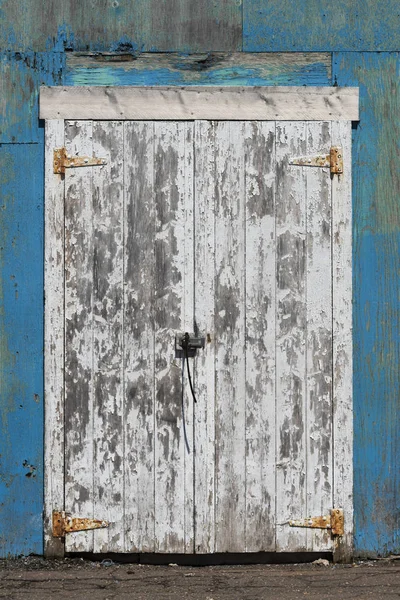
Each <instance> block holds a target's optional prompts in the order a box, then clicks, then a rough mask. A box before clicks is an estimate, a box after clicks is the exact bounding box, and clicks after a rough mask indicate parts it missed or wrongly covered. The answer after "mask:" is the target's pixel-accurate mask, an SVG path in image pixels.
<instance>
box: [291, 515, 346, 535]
mask: <svg viewBox="0 0 400 600" xmlns="http://www.w3.org/2000/svg"><path fill="white" fill-rule="evenodd" d="M289 525H290V527H310V528H311V529H330V531H331V533H332V535H343V534H344V514H343V509H342V508H332V510H331V511H330V514H329V515H325V516H323V517H308V519H299V520H297V521H295V520H291V521H289Z"/></svg>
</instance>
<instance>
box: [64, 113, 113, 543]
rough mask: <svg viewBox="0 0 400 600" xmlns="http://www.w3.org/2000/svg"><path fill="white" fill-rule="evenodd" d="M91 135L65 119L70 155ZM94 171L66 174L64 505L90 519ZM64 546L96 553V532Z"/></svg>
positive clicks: (88, 143) (87, 149)
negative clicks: (94, 540) (94, 535)
mask: <svg viewBox="0 0 400 600" xmlns="http://www.w3.org/2000/svg"><path fill="white" fill-rule="evenodd" d="M92 139H93V126H92V123H91V122H89V121H68V122H66V124H65V145H66V149H67V152H68V153H69V154H71V155H75V154H82V155H83V156H92V154H93V143H92ZM92 176H93V169H92V168H86V169H85V168H83V169H69V170H67V172H66V175H65V300H64V302H65V429H66V430H65V507H66V510H67V511H68V512H71V513H72V514H73V515H76V516H79V517H89V518H93V517H94V512H93V511H94V489H93V476H94V470H95V465H94V444H95V438H97V435H98V433H97V432H95V431H94V429H93V410H94V394H95V389H94V379H95V371H94V362H93V361H94V356H93V342H94V339H93V276H94V264H93V263H94V255H93V253H94V243H95V238H94V229H93V205H92V203H93V200H92V193H93V188H92V183H93V180H92ZM57 177H58V176H57ZM104 508H105V509H106V507H104ZM65 549H66V551H67V552H70V551H71V552H72V551H75V552H79V551H81V552H92V551H93V550H94V546H93V532H91V531H88V532H80V533H72V534H69V535H68V536H67V538H66V542H65Z"/></svg>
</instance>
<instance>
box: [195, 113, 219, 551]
mask: <svg viewBox="0 0 400 600" xmlns="http://www.w3.org/2000/svg"><path fill="white" fill-rule="evenodd" d="M194 145H195V161H196V172H195V198H196V203H195V231H196V235H195V238H194V240H195V290H196V293H195V317H196V324H197V327H198V331H199V335H201V336H205V337H206V345H205V348H204V350H200V351H199V352H198V356H197V358H196V361H195V385H196V394H197V398H198V403H197V406H196V407H195V457H194V458H195V496H194V502H195V505H194V508H195V544H196V545H195V551H196V553H211V552H214V548H215V503H216V497H215V451H216V448H215V346H216V334H215V276H214V273H215V235H216V232H215V216H214V213H215V155H216V149H215V123H213V122H211V121H196V123H195V139H194Z"/></svg>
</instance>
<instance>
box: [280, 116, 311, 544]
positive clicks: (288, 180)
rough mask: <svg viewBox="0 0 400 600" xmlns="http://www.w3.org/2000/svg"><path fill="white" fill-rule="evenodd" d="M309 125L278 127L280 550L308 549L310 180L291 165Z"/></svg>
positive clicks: (301, 148)
mask: <svg viewBox="0 0 400 600" xmlns="http://www.w3.org/2000/svg"><path fill="white" fill-rule="evenodd" d="M305 140H306V126H305V123H303V122H293V123H288V122H277V124H276V160H277V181H276V240H277V241H276V243H277V259H276V260H277V266H276V278H277V291H276V303H277V306H276V312H277V325H276V327H277V331H276V446H277V450H276V452H277V457H276V460H277V464H276V496H277V497H276V502H277V505H276V514H277V517H276V518H277V532H276V535H277V550H278V551H300V550H303V549H305V548H306V540H307V531H306V530H305V529H291V528H289V527H288V524H287V522H288V521H289V520H290V519H292V518H303V517H305V516H306V514H305V511H306V508H307V507H306V489H305V486H306V479H307V478H306V455H305V452H306V447H305V432H306V400H305V394H306V390H305V381H306V356H305V341H306V316H307V314H306V312H307V311H306V289H305V270H306V248H305V237H306V223H305V203H306V179H305V174H304V169H302V168H299V167H293V166H289V165H288V162H289V160H290V159H291V158H293V157H296V156H303V155H304V154H305V151H306V143H305Z"/></svg>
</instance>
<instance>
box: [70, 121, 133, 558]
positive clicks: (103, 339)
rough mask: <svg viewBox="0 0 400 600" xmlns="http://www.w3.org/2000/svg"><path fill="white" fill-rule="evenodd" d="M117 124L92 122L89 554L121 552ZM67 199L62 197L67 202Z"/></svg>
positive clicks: (120, 169) (120, 170) (120, 166)
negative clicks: (101, 525) (93, 524)
mask: <svg viewBox="0 0 400 600" xmlns="http://www.w3.org/2000/svg"><path fill="white" fill-rule="evenodd" d="M123 142H124V140H123V123H121V122H117V123H115V122H113V121H106V122H104V121H97V122H95V123H93V155H94V156H100V157H103V158H105V159H106V161H107V163H106V164H105V165H103V166H101V167H91V168H90V169H91V170H92V181H93V183H92V185H93V191H92V198H91V197H90V196H89V197H88V198H87V201H88V203H89V202H92V233H93V242H92V243H93V263H92V265H91V267H92V269H93V328H92V336H93V349H92V351H93V375H92V379H93V383H92V385H93V403H94V405H93V435H94V440H93V442H94V456H93V496H94V500H93V502H94V508H93V514H94V515H95V518H97V519H105V520H106V521H108V522H109V523H110V525H109V527H108V528H106V529H100V530H99V531H96V532H95V534H94V547H93V549H94V552H121V551H123V550H124V528H123V527H121V525H122V523H123V517H124V505H123V489H124V449H123V446H124V440H123V434H124V423H123V412H124V411H123V406H124V396H123V368H122V363H123V322H122V306H123V270H124V269H123V260H124V237H123V221H124V220H123V208H124V207H123V198H124V189H123V184H124V161H123V156H124V143H123ZM67 201H68V200H67Z"/></svg>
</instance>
